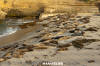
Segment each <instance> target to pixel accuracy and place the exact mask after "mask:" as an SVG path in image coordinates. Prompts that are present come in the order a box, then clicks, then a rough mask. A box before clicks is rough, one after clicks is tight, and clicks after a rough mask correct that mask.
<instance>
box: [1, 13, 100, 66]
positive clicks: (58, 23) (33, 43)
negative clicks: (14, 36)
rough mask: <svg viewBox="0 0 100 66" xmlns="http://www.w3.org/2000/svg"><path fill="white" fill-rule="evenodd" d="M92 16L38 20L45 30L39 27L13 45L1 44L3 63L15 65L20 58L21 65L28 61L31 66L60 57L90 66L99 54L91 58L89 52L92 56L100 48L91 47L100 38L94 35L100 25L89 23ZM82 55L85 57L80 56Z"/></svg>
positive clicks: (56, 17) (76, 65) (67, 63)
mask: <svg viewBox="0 0 100 66" xmlns="http://www.w3.org/2000/svg"><path fill="white" fill-rule="evenodd" d="M92 17H93V16H91V17H90V16H84V17H82V16H74V17H71V16H70V17H68V16H67V15H66V14H64V15H56V16H52V17H48V18H47V19H44V20H41V21H40V22H37V24H41V25H42V26H43V27H44V28H43V29H42V30H39V31H36V32H37V35H35V36H32V37H31V38H29V39H27V40H24V41H20V42H17V43H14V44H13V45H12V46H8V47H3V48H0V62H1V63H0V64H1V66H3V65H4V63H8V62H10V63H11V64H12V65H14V64H13V62H15V63H18V61H19V62H22V63H18V64H19V65H25V64H26V65H28V66H32V65H34V63H35V62H38V63H35V64H36V65H37V66H39V65H40V66H42V65H41V64H42V63H43V62H54V61H57V60H59V61H62V62H63V63H64V65H65V66H66V65H68V66H73V64H75V66H82V65H83V66H85V64H84V63H86V64H87V65H86V66H90V65H89V64H88V63H95V62H96V61H95V60H96V58H97V57H98V56H97V57H96V55H95V57H96V58H95V59H93V58H92V60H91V58H90V57H87V56H89V55H90V56H91V57H92V55H94V54H95V53H96V54H98V50H94V51H93V52H92V53H93V54H92V53H91V51H90V49H91V47H92V48H93V46H92V45H96V42H97V45H99V43H98V42H100V39H99V38H98V37H96V38H95V36H97V35H99V34H98V33H97V32H98V31H99V28H98V27H95V26H94V25H93V26H92V27H91V26H88V27H87V25H92V24H91V18H92ZM98 19H99V18H98ZM89 33H90V35H89ZM95 33H96V34H95ZM92 43H93V44H92ZM89 48H90V49H89ZM95 48H96V47H95ZM87 49H88V50H87ZM92 50H93V49H92ZM85 51H86V52H85ZM87 51H88V52H87ZM95 51H96V52H95ZM84 53H86V54H88V55H85V54H84ZM89 53H90V54H89ZM63 55H64V56H63ZM82 56H83V58H81V57H82ZM70 57H72V59H71V58H70ZM75 57H77V58H78V59H79V60H77V58H75ZM26 58H27V59H26ZM50 58H51V59H50ZM87 58H88V59H89V60H87ZM67 59H69V60H67ZM73 59H74V60H73ZM84 59H85V60H84ZM13 60H16V61H13ZM37 60H38V61H37ZM40 60H41V61H40ZM66 61H68V62H66ZM76 61H77V62H76ZM79 61H81V62H84V63H81V62H79ZM78 63H79V64H78ZM8 64H9V63H8ZM9 65H10V64H9ZM51 66H52V65H51Z"/></svg>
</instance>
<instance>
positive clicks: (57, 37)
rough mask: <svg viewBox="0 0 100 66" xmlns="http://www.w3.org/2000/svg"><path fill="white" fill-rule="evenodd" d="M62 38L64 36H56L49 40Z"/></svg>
mask: <svg viewBox="0 0 100 66" xmlns="http://www.w3.org/2000/svg"><path fill="white" fill-rule="evenodd" d="M62 37H64V36H56V37H52V38H51V39H60V38H62Z"/></svg>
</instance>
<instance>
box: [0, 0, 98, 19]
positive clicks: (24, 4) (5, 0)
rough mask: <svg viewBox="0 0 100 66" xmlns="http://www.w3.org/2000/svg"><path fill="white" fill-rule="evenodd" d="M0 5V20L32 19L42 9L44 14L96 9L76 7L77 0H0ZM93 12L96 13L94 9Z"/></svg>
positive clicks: (85, 6)
mask: <svg viewBox="0 0 100 66" xmlns="http://www.w3.org/2000/svg"><path fill="white" fill-rule="evenodd" d="M0 4H1V6H0V14H1V15H0V19H4V18H5V16H9V17H13V16H32V17H33V16H34V15H36V14H38V11H39V12H40V8H44V7H45V13H65V12H67V11H69V10H75V9H76V10H77V11H79V12H91V11H92V10H93V9H92V10H91V9H90V8H96V7H94V6H93V7H91V6H87V5H84V6H80V5H77V0H0ZM88 8H89V9H88ZM88 10H90V11H88ZM93 11H95V12H97V10H96V9H94V10H93Z"/></svg>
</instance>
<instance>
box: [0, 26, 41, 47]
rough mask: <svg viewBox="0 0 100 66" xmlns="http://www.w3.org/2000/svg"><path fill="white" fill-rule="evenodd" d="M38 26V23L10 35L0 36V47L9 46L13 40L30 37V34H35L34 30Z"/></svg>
mask: <svg viewBox="0 0 100 66" xmlns="http://www.w3.org/2000/svg"><path fill="white" fill-rule="evenodd" d="M40 27H41V26H40V25H34V26H33V27H29V28H25V29H21V30H18V31H17V32H15V33H13V34H11V35H8V36H4V37H1V38H0V47H3V46H9V45H11V44H13V43H15V42H18V41H21V40H25V39H27V38H29V37H31V35H35V34H36V33H35V32H36V31H37V30H39V29H40ZM41 28H42V27H41Z"/></svg>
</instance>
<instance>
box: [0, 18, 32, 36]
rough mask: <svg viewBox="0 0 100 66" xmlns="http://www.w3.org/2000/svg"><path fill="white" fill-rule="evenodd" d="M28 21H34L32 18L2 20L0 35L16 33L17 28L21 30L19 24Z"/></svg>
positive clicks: (0, 22)
mask: <svg viewBox="0 0 100 66" xmlns="http://www.w3.org/2000/svg"><path fill="white" fill-rule="evenodd" d="M28 22H32V20H24V19H7V20H4V21H0V37H3V36H7V35H10V34H12V33H15V32H16V31H17V30H20V27H19V25H22V24H24V23H28Z"/></svg>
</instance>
